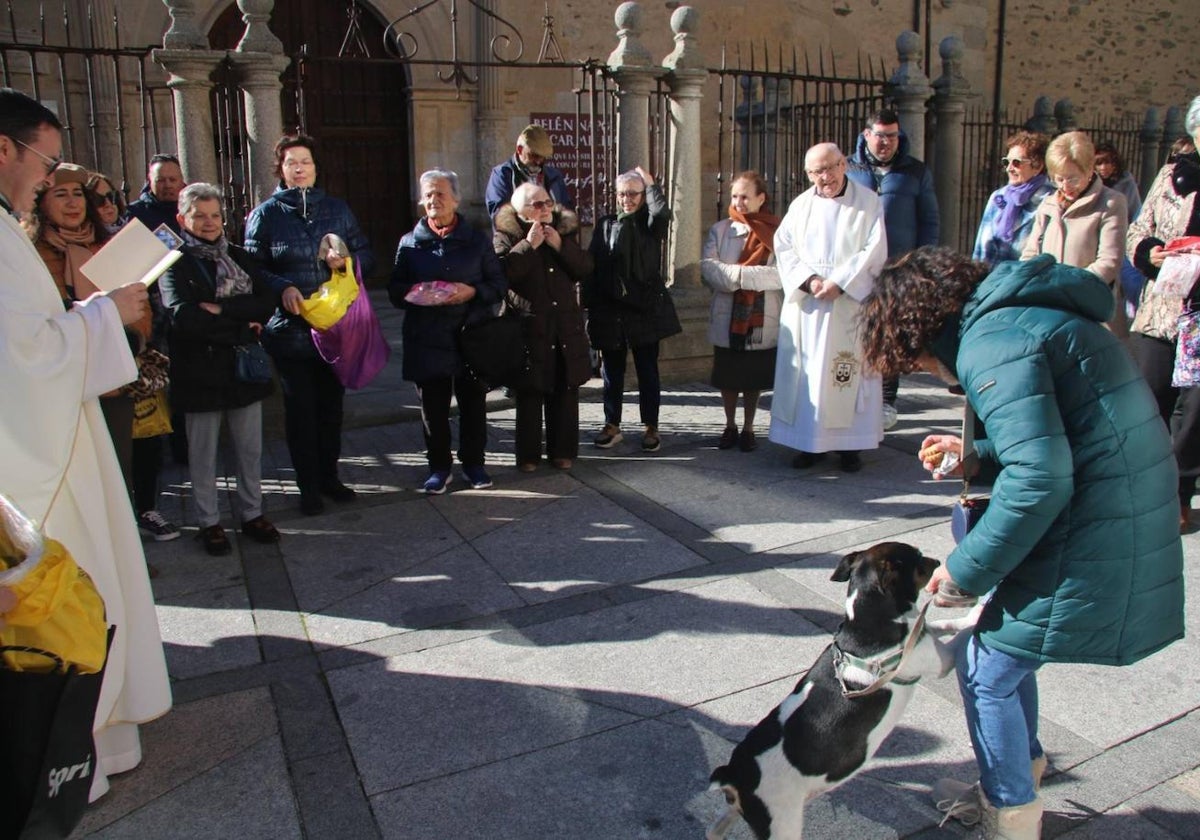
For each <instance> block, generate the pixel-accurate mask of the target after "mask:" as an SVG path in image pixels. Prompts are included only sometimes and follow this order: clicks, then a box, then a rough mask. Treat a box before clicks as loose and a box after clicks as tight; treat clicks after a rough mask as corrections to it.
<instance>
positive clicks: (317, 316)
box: [300, 257, 358, 330]
mask: <svg viewBox="0 0 1200 840" xmlns="http://www.w3.org/2000/svg"><path fill="white" fill-rule="evenodd" d="M357 297H358V281H357V280H355V279H354V263H353V257H346V264H345V265H344V266H343V267H342V268H341V270H340V271H335V272H333V274H332V276H330V278H329V279H328V280H326V281H325V282H324V283H322V284H321V287H320V288H319V289H317V290H316V291H315V292H313V293H312V294H311V295H310V296H309V297H307V298H305V299H304V300H302V301H301V302H300V314H301V315H303V316H304V320H306V321H308V323H309V324H311V325H312V327H313V329H316V330H327V329H329V328H330V327H332V326H333V325H334V324H336V323H337V322H338V321H340V320H342V316H343V315H345V314H346V310H347V309H349V308H350V304H352V303H354V300H355V298H357Z"/></svg>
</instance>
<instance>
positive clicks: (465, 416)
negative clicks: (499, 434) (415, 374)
mask: <svg viewBox="0 0 1200 840" xmlns="http://www.w3.org/2000/svg"><path fill="white" fill-rule="evenodd" d="M451 394H453V395H454V398H455V399H456V400H457V401H458V460H459V461H461V462H462V463H463V464H464V465H466V466H468V467H482V466H483V450H484V448H485V446H486V445H487V391H486V390H485V389H484V387H483V385H481V384H480V383H479V381H478V380H476V379H472V378H471V377H469V376H443V377H440V378H438V379H431V380H429V381H428V382H418V383H417V396H418V397H420V399H421V426H422V431H423V432H424V433H425V458H426V460H427V461H428V462H429V469H430V470H432V471H438V472H448V471H449V470H450V466H451V465H452V464H453V463H454V461H453V459H452V458H451V457H450V395H451Z"/></svg>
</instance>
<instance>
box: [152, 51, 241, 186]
mask: <svg viewBox="0 0 1200 840" xmlns="http://www.w3.org/2000/svg"><path fill="white" fill-rule="evenodd" d="M152 55H153V56H154V60H155V61H156V62H158V64H159V65H161V66H162V68H163V69H164V70H166V71H167V73H169V74H170V77H169V78H168V79H167V87H169V88H170V89H171V93H172V95H173V97H174V101H175V138H176V142H177V143H178V152H179V164H180V166H181V168H182V169H183V176H184V178H185V179H187V180H188V181H207V182H209V183H216V182H217V178H218V174H217V152H216V147H215V146H214V145H213V121H212V106H211V104H210V102H209V94H210V92H211V90H212V86H213V82H212V74H213V71H214V70H216V68H217V65H218V64H220V63H221V62H222V61H224V60H225V53H221V52H215V51H213V50H202V49H185V50H176V49H162V50H154V51H153V53H152Z"/></svg>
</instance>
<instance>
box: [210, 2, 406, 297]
mask: <svg viewBox="0 0 1200 840" xmlns="http://www.w3.org/2000/svg"><path fill="white" fill-rule="evenodd" d="M353 6H357V10H358V15H357V18H356V19H357V22H358V28H359V31H360V33H361V43H362V44H364V45H365V46H366V48H367V49H368V50H369V51H370V55H371V57H370V58H366V57H363V56H362V54H361V51H359V50H358V49H357V48H355V49H349V48H348V49H347V51H346V52H347V55H340V53H341V52H342V46H343V42H344V41H345V40H346V32H347V28H348V26H349V24H350V21H351V17H350V15H349V11H350V9H351V7H353ZM385 26H386V22H385V21H383V20H381V19H380V18H379V16H378V15H377V14H376V13H375V12H374V11H373V10H372V9H370V8H369V7H368V6H367V5H366V4H365V3H362V2H357V0H277V2H276V3H275V9H274V11H273V12H272V14H271V31H272V32H274V33H275V35H276V36H278V38H279V39H280V40H281V41H283V48H284V52H285V53H286V54H287V55H288V56H291V57H292V59H293V64H292V66H291V68H289V69H288V71H287V72H286V73H285V74H284V79H283V82H284V87H283V93H282V104H283V125H284V130H285V131H296V130H298V129H299V128H300V127H301V125H303V127H304V128H305V129H306V130H307V133H308V134H309V135H310V136H312V137H313V139H315V140H316V141H317V144H318V153H319V158H318V160H319V162H320V172H319V173H318V175H319V181H318V183H319V184H320V186H321V187H323V188H324V189H325V190H327V191H328V192H329V193H330V194H331V195H335V196H337V197H339V198H342V199H345V200H346V201H347V202H348V203H349V204H350V207H351V209H352V210H353V211H354V215H355V216H356V217H358V221H359V224H361V225H362V227H363V230H364V231H365V232H366V234H367V236H368V237H369V238H370V240H371V245H372V247H373V248H374V250H375V255H376V262H377V264H378V267H377V268H376V271H375V273H376V275H377V276H386V275H387V274H388V273H389V271H390V269H391V265H392V259H393V256H394V254H395V251H396V243H397V242H398V241H399V239H400V237H401V236H402V235H403V234H404V233H406V232H407V231H409V230H411V229H412V226H413V199H412V189H411V185H410V176H409V157H410V156H409V136H410V133H409V127H408V101H407V98H406V93H405V91H406V90H407V88H408V78H407V73H406V71H405V68H404V66H403V65H402V64H400V63H399V62H396V61H394V60H381V56H382V54H383V30H384V27H385ZM244 31H245V24H244V23H243V21H242V18H241V12H240V11H239V10H238V7H237V4H236V3H230V4H229V8H227V9H226V10H225V11H224V12H223V13H222V14H221V16H220V17H219V18H218V19H217V22H216V23H215V24H213V27H212V30H211V31H210V32H209V43H210V44H212V48H213V49H217V50H226V49H228V50H231V49H233V48H234V47H236V46H237V43H238V41H240V40H241V38H242V34H243V32H244ZM357 43H358V42H357V40H355V39H351V44H350V45H348V46H350V47H356V46H357ZM302 48H303V49H304V50H305V58H304V60H303V62H302V73H297V67H296V57H297V56H299V55H300V53H301V49H302Z"/></svg>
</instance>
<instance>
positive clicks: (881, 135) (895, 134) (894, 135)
mask: <svg viewBox="0 0 1200 840" xmlns="http://www.w3.org/2000/svg"><path fill="white" fill-rule="evenodd" d="M871 136H872V137H874V138H875V139H876V140H896V139H899V137H900V132H899V131H876V130H875V129H871Z"/></svg>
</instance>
